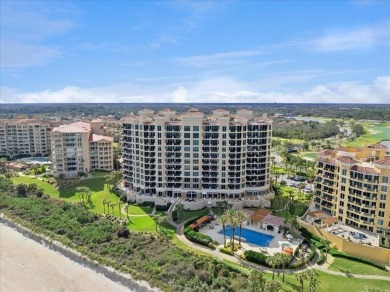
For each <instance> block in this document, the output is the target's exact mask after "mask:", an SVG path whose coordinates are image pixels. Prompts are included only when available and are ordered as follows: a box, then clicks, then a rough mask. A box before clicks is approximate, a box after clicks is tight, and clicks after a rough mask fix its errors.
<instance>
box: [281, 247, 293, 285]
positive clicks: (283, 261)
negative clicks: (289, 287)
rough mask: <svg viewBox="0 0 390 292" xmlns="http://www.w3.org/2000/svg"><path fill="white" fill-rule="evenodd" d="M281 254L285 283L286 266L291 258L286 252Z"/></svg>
mask: <svg viewBox="0 0 390 292" xmlns="http://www.w3.org/2000/svg"><path fill="white" fill-rule="evenodd" d="M280 254H281V255H280V262H281V265H282V269H283V283H284V274H285V273H284V271H285V270H284V269H285V267H286V266H287V265H288V263H289V262H290V261H291V258H290V257H289V256H288V255H286V254H284V253H280Z"/></svg>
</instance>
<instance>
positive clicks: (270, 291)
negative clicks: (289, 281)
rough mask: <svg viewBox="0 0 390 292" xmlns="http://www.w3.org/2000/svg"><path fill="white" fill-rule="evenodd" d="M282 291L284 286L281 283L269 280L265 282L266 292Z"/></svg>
mask: <svg viewBox="0 0 390 292" xmlns="http://www.w3.org/2000/svg"><path fill="white" fill-rule="evenodd" d="M281 289H282V285H281V284H280V282H279V281H274V280H267V281H266V282H265V287H264V291H266V292H279V291H280V290H281Z"/></svg>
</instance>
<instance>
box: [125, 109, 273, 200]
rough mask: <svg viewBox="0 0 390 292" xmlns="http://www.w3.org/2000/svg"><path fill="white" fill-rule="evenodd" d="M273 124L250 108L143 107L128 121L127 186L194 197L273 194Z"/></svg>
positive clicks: (145, 192) (141, 192)
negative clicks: (177, 109) (178, 110)
mask: <svg viewBox="0 0 390 292" xmlns="http://www.w3.org/2000/svg"><path fill="white" fill-rule="evenodd" d="M271 127H272V121H271V120H269V119H267V118H266V117H265V116H264V117H257V116H255V115H254V114H253V112H252V111H250V110H239V111H237V113H235V114H232V113H230V112H229V111H226V110H221V109H219V110H215V111H213V114H212V115H209V116H207V115H205V114H204V113H202V112H199V111H198V110H197V109H191V110H189V111H188V112H186V113H183V114H177V113H176V112H175V111H172V110H170V109H165V110H161V111H160V112H158V113H157V114H155V113H154V111H153V110H146V109H145V110H141V111H139V112H138V115H133V116H130V117H128V118H127V119H126V120H125V121H124V122H123V141H122V143H123V145H122V147H123V178H124V183H125V187H127V188H129V189H131V190H133V193H135V194H138V195H149V196H157V197H170V198H177V197H181V198H184V199H190V200H192V199H200V198H203V199H209V200H210V199H237V200H239V199H242V198H247V197H251V198H253V199H257V198H259V196H264V195H268V194H269V192H270V174H269V167H270V151H271V133H272V129H271Z"/></svg>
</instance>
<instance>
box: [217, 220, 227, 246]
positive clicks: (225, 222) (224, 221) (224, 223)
mask: <svg viewBox="0 0 390 292" xmlns="http://www.w3.org/2000/svg"><path fill="white" fill-rule="evenodd" d="M218 221H219V223H221V225H222V230H223V247H226V224H227V223H228V218H227V216H226V214H222V215H221V216H218Z"/></svg>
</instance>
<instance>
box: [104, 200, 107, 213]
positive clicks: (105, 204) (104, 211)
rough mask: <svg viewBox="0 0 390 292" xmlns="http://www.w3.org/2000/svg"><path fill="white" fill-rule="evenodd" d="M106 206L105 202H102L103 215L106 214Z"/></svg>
mask: <svg viewBox="0 0 390 292" xmlns="http://www.w3.org/2000/svg"><path fill="white" fill-rule="evenodd" d="M106 204H107V200H106V199H104V200H103V213H104V214H106Z"/></svg>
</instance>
